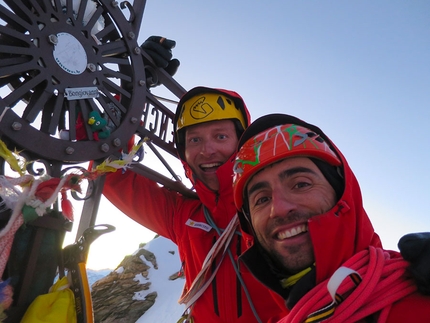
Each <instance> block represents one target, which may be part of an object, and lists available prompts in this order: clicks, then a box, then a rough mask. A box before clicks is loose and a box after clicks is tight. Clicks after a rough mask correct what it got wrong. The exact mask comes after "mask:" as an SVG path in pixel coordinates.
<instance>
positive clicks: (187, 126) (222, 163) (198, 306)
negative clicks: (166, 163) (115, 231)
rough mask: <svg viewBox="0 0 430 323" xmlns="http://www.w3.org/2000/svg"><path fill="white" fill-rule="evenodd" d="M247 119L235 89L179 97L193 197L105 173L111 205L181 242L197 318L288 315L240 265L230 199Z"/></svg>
mask: <svg viewBox="0 0 430 323" xmlns="http://www.w3.org/2000/svg"><path fill="white" fill-rule="evenodd" d="M249 119H250V117H249V112H248V110H247V108H246V106H245V103H244V101H243V99H242V98H241V97H240V96H239V95H238V94H237V93H235V92H233V91H227V90H222V89H212V88H205V87H196V88H194V89H192V90H190V91H189V92H187V93H186V94H185V95H184V96H183V97H182V98H181V100H180V102H179V104H178V107H177V111H176V115H175V119H174V131H175V144H176V147H177V150H178V155H179V157H180V159H181V161H182V163H183V166H184V168H185V172H186V175H187V177H188V178H189V179H190V180H191V182H192V183H193V185H194V188H195V190H196V193H197V195H198V197H199V198H198V199H192V198H188V197H184V196H182V195H180V194H178V193H177V192H173V191H170V190H168V189H166V188H162V187H159V186H158V184H157V183H155V182H153V181H151V180H149V179H147V178H145V177H142V176H139V175H137V174H136V173H134V172H132V171H126V172H125V173H122V172H116V173H113V174H110V175H108V176H107V178H106V183H105V188H104V191H103V194H104V195H105V196H106V197H107V198H108V199H109V200H110V201H111V202H112V203H113V204H114V205H115V206H116V207H118V208H119V209H120V210H121V211H122V212H124V213H125V214H126V215H128V216H129V217H130V218H132V219H134V220H135V221H136V222H138V223H140V224H141V225H143V226H145V227H147V228H148V229H150V230H152V231H154V232H157V233H158V234H160V235H162V236H164V237H166V238H169V239H171V240H172V241H173V242H174V243H176V244H177V245H178V249H179V255H180V259H181V261H182V265H183V270H184V273H185V278H186V283H185V289H184V293H183V295H182V297H181V302H182V303H184V304H185V305H186V307H189V309H190V310H191V315H190V316H189V317H192V318H193V319H194V322H195V323H222V322H225V323H241V322H243V323H250V322H264V323H265V322H268V321H269V319H270V318H272V320H273V321H272V322H274V321H276V320H277V319H279V318H281V317H283V316H284V315H286V313H287V309H286V308H285V306H284V304H283V300H282V298H281V297H279V296H277V295H276V296H275V298H274V297H273V296H271V294H270V292H269V290H268V289H267V288H266V287H265V286H263V285H262V284H261V283H260V282H258V281H257V280H256V279H255V278H254V277H253V276H252V275H251V274H250V273H249V272H243V273H242V272H240V271H239V268H238V265H237V259H238V257H239V255H240V254H241V253H242V251H244V250H245V248H246V246H245V244H244V243H243V239H242V237H241V236H240V232H239V231H238V219H237V214H236V208H235V206H234V203H233V190H232V179H233V163H234V157H235V151H236V147H237V143H238V138H239V137H240V135H241V134H242V132H243V130H244V129H245V128H246V127H247V126H248V124H249Z"/></svg>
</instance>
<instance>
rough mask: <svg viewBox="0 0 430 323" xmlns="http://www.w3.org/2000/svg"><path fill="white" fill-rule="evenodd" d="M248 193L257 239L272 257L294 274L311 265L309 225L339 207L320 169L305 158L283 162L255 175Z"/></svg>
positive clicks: (312, 254) (332, 190)
mask: <svg viewBox="0 0 430 323" xmlns="http://www.w3.org/2000/svg"><path fill="white" fill-rule="evenodd" d="M246 193H247V195H248V198H249V211H250V215H251V222H252V225H253V227H254V230H255V233H256V235H257V239H258V241H259V242H260V244H261V245H262V247H263V248H264V249H265V250H266V251H267V252H268V253H269V254H270V255H271V257H272V258H273V259H274V260H275V261H276V262H277V263H279V264H280V265H281V266H283V267H284V268H285V269H286V270H288V272H289V273H291V274H295V273H298V272H300V271H301V270H303V269H305V268H307V267H309V266H310V265H312V264H313V263H314V253H313V247H312V241H311V238H310V234H309V232H308V224H307V221H308V219H309V218H311V217H313V216H315V215H318V214H322V213H325V212H327V211H328V210H330V209H331V208H332V207H333V206H334V205H335V203H336V194H335V191H334V189H333V188H332V187H331V185H330V184H329V183H328V181H327V180H326V179H325V177H324V175H323V174H322V173H321V171H320V170H319V169H318V167H317V166H316V165H315V164H314V163H313V162H312V161H311V160H310V159H309V158H305V157H293V158H287V159H284V160H282V161H280V162H278V163H275V164H273V165H270V166H268V167H266V168H264V169H263V170H262V171H260V172H258V173H257V174H256V175H254V176H253V177H252V178H251V180H250V181H249V184H248V185H247V188H246ZM327 238H330V237H327Z"/></svg>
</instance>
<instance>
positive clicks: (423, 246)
mask: <svg viewBox="0 0 430 323" xmlns="http://www.w3.org/2000/svg"><path fill="white" fill-rule="evenodd" d="M398 247H399V250H400V253H401V254H402V256H403V258H404V259H405V260H406V261H409V262H410V263H411V264H410V266H409V268H408V270H409V272H410V273H411V275H412V277H413V278H414V280H415V282H416V284H417V287H418V291H419V292H420V293H421V294H424V295H430V232H420V233H409V234H407V235H404V236H403V237H402V238H401V239H400V240H399V243H398Z"/></svg>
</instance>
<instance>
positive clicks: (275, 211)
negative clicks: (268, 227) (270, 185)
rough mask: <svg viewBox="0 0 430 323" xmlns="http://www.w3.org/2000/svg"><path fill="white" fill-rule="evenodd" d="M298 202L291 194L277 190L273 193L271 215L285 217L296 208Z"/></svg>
mask: <svg viewBox="0 0 430 323" xmlns="http://www.w3.org/2000/svg"><path fill="white" fill-rule="evenodd" d="M296 208H297V204H296V203H295V202H294V200H293V199H292V198H291V196H290V195H288V194H287V193H285V192H283V191H282V190H276V191H274V192H273V194H272V207H271V210H270V211H271V212H270V217H272V218H275V217H283V216H286V215H288V214H289V213H290V212H291V211H294V210H296Z"/></svg>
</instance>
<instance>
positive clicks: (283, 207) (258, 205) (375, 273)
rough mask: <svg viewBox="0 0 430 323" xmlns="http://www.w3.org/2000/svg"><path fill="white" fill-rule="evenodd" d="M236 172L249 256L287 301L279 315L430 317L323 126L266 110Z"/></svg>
mask: <svg viewBox="0 0 430 323" xmlns="http://www.w3.org/2000/svg"><path fill="white" fill-rule="evenodd" d="M234 170H235V173H236V175H235V180H234V189H233V191H234V199H235V204H236V207H237V208H238V210H240V213H239V219H240V222H241V226H242V229H243V231H244V235H245V237H246V240H247V245H249V246H250V248H249V249H248V250H247V251H246V252H245V253H244V254H243V256H241V260H242V261H243V263H244V264H245V265H246V266H247V267H248V269H249V270H250V271H251V272H252V273H253V274H254V275H255V276H256V277H257V278H258V279H259V280H260V281H261V282H263V283H264V284H265V285H267V286H268V287H269V288H271V289H272V290H273V291H274V292H276V293H277V294H279V295H281V296H282V297H283V298H284V299H285V301H286V305H287V307H288V308H289V309H290V310H291V312H290V313H289V314H288V316H286V317H285V318H284V319H282V320H281V321H280V322H282V323H286V322H312V323H315V322H322V321H325V320H328V321H330V322H348V323H350V322H390V323H391V322H395V323H401V322H429V321H430V298H429V297H426V296H423V295H420V294H418V293H417V291H416V289H417V288H416V286H415V283H414V281H413V280H412V279H411V278H410V277H409V276H408V273H407V271H406V268H407V267H408V265H409V264H408V263H407V262H406V261H405V260H404V259H403V258H402V257H401V255H400V254H399V253H398V252H395V251H389V250H384V249H382V245H381V242H380V239H379V237H378V235H377V234H376V233H375V232H374V230H373V227H372V225H371V222H370V220H369V218H368V216H367V214H366V212H365V210H364V208H363V203H362V199H361V192H360V188H359V185H358V182H357V180H356V178H355V176H354V174H353V173H352V171H351V169H350V168H349V166H348V163H347V162H346V160H345V158H344V157H343V155H342V154H341V152H340V151H339V150H338V149H337V148H336V147H335V145H334V144H333V143H332V142H331V141H330V140H329V139H328V138H327V137H326V136H325V135H324V133H323V132H322V131H321V130H320V129H319V128H317V127H315V126H313V125H310V124H308V123H306V122H304V121H302V120H300V119H298V118H295V117H292V116H289V115H283V114H274V115H268V116H264V117H261V118H259V119H257V120H256V121H255V122H254V123H253V124H251V126H250V127H248V128H247V130H246V131H245V132H244V134H243V136H242V138H241V139H240V143H239V151H238V154H237V157H236V163H235V166H234ZM262 259H264V260H265V261H262ZM328 321H327V322H328Z"/></svg>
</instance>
